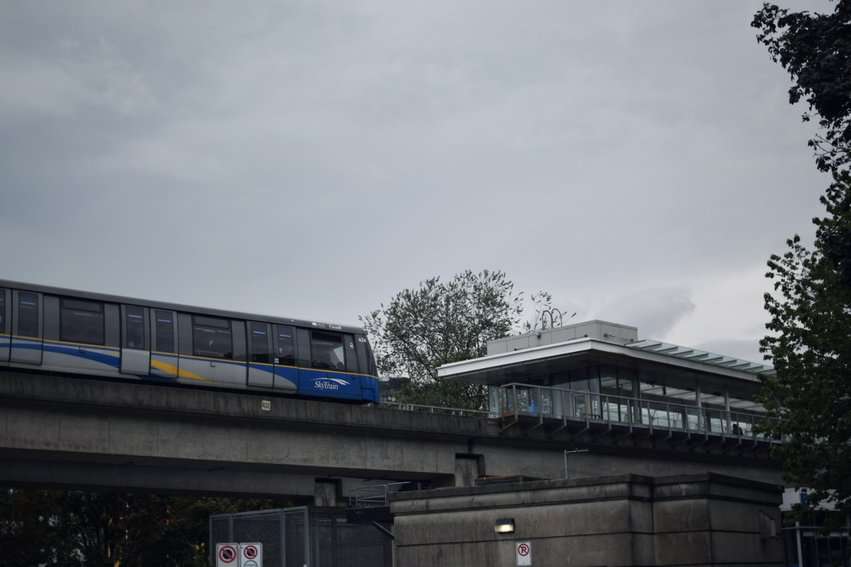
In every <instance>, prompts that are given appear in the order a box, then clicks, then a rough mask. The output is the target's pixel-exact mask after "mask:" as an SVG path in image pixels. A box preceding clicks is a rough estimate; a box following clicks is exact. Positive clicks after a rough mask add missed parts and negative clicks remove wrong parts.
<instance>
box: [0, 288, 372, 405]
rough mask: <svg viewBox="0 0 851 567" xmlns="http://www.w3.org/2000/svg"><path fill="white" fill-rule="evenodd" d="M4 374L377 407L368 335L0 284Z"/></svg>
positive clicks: (258, 317)
mask: <svg viewBox="0 0 851 567" xmlns="http://www.w3.org/2000/svg"><path fill="white" fill-rule="evenodd" d="M0 366H6V367H14V368H27V369H35V370H42V371H50V372H59V373H63V374H65V373H70V374H85V375H87V376H103V377H109V378H122V379H128V380H141V381H148V382H159V383H164V382H165V383H177V384H188V385H195V386H204V387H218V388H228V389H239V390H255V391H259V392H267V393H280V394H290V395H297V396H308V397H315V398H331V399H335V400H344V401H349V402H361V403H367V402H377V401H378V399H379V394H378V380H377V377H376V368H375V359H374V356H373V353H372V349H371V348H370V346H369V342H368V341H367V337H366V334H365V333H364V331H363V329H359V328H356V327H346V326H341V325H332V324H328V323H319V322H314V321H302V320H297V319H286V318H280V317H269V316H265V315H253V314H248V313H237V312H232V311H223V310H219V309H206V308H203V307H191V306H187V305H176V304H171V303H164V302H158V301H148V300H143V299H133V298H129V297H117V296H113V295H105V294H99V293H89V292H84V291H75V290H70V289H61V288H56V287H48V286H41V285H33V284H27V283H20V282H13V281H6V280H0Z"/></svg>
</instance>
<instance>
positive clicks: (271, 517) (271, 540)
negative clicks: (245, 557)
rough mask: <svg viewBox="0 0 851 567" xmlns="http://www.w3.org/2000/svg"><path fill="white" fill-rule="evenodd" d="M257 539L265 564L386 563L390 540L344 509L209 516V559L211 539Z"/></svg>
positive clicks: (335, 566)
mask: <svg viewBox="0 0 851 567" xmlns="http://www.w3.org/2000/svg"><path fill="white" fill-rule="evenodd" d="M226 542H260V543H262V544H263V565H264V566H265V567H355V566H357V567H361V566H363V567H373V566H374V567H391V566H392V564H393V542H392V540H391V539H390V537H388V535H387V534H386V533H384V532H382V531H381V530H379V529H378V528H376V527H375V526H374V525H372V524H370V523H363V524H362V523H352V522H349V521H348V519H347V516H346V512H345V510H341V509H323V508H307V507H304V506H301V507H297V508H282V509H277V510H261V511H257V512H241V513H238V514H217V515H214V516H211V517H210V565H215V549H216V544H217V543H226Z"/></svg>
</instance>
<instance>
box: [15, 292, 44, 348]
mask: <svg viewBox="0 0 851 567" xmlns="http://www.w3.org/2000/svg"><path fill="white" fill-rule="evenodd" d="M38 320H39V314H38V295H36V294H35V293H32V292H29V291H22V292H20V293H18V334H19V335H21V336H22V337H37V336H38Z"/></svg>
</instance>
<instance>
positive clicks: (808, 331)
mask: <svg viewBox="0 0 851 567" xmlns="http://www.w3.org/2000/svg"><path fill="white" fill-rule="evenodd" d="M821 201H822V203H823V204H824V206H825V208H826V211H827V214H826V215H825V216H824V217H822V218H817V219H814V221H813V222H814V223H815V225H816V227H817V228H816V239H815V244H814V247H813V249H812V250H810V249H808V248H807V247H805V246H804V245H803V244H802V243H801V239H800V238H799V237H798V236H797V235H796V236H795V237H794V238H792V239H790V240H789V241H788V246H789V250H788V251H787V252H786V253H785V254H784V255H783V256H777V255H773V256H772V257H771V260H770V261H769V262H768V267H769V272H768V273H767V274H766V275H767V277H769V278H771V279H773V280H774V293H773V294H768V293H767V294H766V295H765V307H766V309H767V310H768V312H769V315H770V322H769V323H768V325H767V328H768V330H769V333H770V334H769V335H768V336H767V337H766V338H764V339H763V340H762V343H761V346H762V350H763V352H766V353H768V355H769V358H770V359H771V360H772V361H773V364H774V367H775V369H776V374H775V375H769V376H766V377H764V385H765V387H764V388H763V393H762V399H763V402H764V404H765V406H766V408H767V409H768V411H769V414H770V415H771V416H772V417H774V418H775V420H774V421H772V422H771V425H770V428H771V433H773V434H774V435H782V436H784V438H785V439H786V442H785V443H784V444H783V445H782V447H780V448H779V452H780V456H781V457H782V459H783V464H784V471H785V474H786V476H787V479H788V480H789V481H791V482H793V483H794V484H795V485H797V486H805V487H808V488H810V489H811V492H810V506H811V507H815V506H817V505H818V504H819V503H820V502H830V503H833V504H834V505H836V506H837V508H838V509H840V510H844V511H846V512H851V279H849V262H851V255H849V248H848V247H849V242H851V174H849V173H848V172H844V173H843V172H834V173H833V183H832V184H831V185H830V187H829V188H828V190H827V192H826V193H825V195H824V196H823V197H822V198H821Z"/></svg>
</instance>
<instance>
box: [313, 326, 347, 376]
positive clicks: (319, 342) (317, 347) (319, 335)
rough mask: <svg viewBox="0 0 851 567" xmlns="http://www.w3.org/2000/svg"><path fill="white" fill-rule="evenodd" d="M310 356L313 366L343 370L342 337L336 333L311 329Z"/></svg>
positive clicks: (344, 360) (344, 363) (344, 357)
mask: <svg viewBox="0 0 851 567" xmlns="http://www.w3.org/2000/svg"><path fill="white" fill-rule="evenodd" d="M310 358H311V365H312V366H313V367H314V368H328V369H331V370H345V369H346V356H345V350H344V349H343V337H342V336H341V335H338V334H337V333H325V332H321V331H313V332H312V333H311V335H310Z"/></svg>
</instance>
